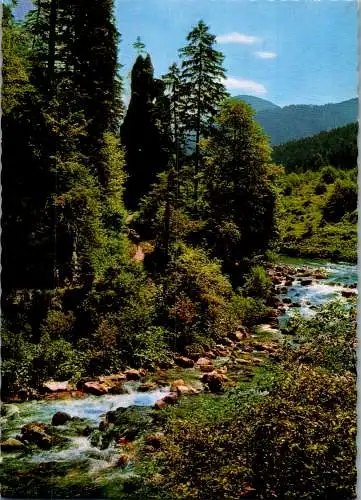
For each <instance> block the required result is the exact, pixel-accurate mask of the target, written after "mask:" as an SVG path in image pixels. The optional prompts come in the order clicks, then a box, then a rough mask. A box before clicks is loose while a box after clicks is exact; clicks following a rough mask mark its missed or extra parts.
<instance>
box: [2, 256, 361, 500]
mask: <svg viewBox="0 0 361 500" xmlns="http://www.w3.org/2000/svg"><path fill="white" fill-rule="evenodd" d="M282 263H284V264H289V265H292V266H295V267H296V268H300V266H308V267H312V268H323V269H325V270H326V271H327V273H328V275H327V277H326V278H325V279H322V280H318V281H314V282H313V283H312V284H311V285H309V286H302V285H301V283H300V281H299V280H294V281H293V283H292V285H291V286H290V287H289V288H288V291H287V293H281V294H280V295H279V298H280V299H281V300H282V299H284V298H288V299H291V301H292V302H293V306H294V305H295V303H296V305H297V307H293V306H292V307H290V304H288V305H287V306H286V311H285V314H283V315H282V316H280V318H279V322H280V326H282V325H283V324H284V323H285V321H287V318H289V317H290V316H291V315H292V314H294V313H295V312H296V311H299V312H300V313H301V314H302V315H304V316H308V317H309V316H312V315H313V314H315V312H316V311H317V309H318V308H319V307H320V306H321V305H322V304H325V303H326V302H328V301H330V300H333V299H336V298H340V299H341V300H342V296H341V291H342V289H343V287H345V286H348V285H351V284H353V283H356V282H357V267H356V266H355V265H350V264H346V263H338V264H330V263H327V262H322V261H315V260H312V261H309V260H300V259H288V258H285V259H283V260H282ZM136 388H137V385H136V384H134V383H129V384H128V390H129V393H128V394H122V395H104V396H86V397H83V398H79V399H74V398H69V399H58V400H40V401H28V402H24V403H18V404H11V405H3V410H4V409H5V411H3V413H6V416H2V417H1V425H2V439H3V440H4V439H7V438H10V437H12V438H16V437H17V436H19V434H20V431H21V428H22V426H24V425H25V424H27V423H29V422H34V421H35V422H39V423H44V424H48V425H50V424H51V419H52V416H53V415H54V414H55V413H56V412H58V411H62V412H66V413H68V414H70V415H71V417H78V425H80V426H83V427H86V426H89V427H90V428H92V429H96V428H97V427H98V426H99V423H100V421H101V420H102V419H103V418H104V416H105V414H106V413H107V412H108V411H110V410H114V409H116V408H119V407H129V406H132V405H135V406H143V407H151V406H153V405H154V403H155V402H156V401H157V400H158V399H160V398H161V397H162V396H164V395H165V394H167V392H169V389H168V388H162V389H157V390H154V391H150V392H148V393H140V392H137V390H136ZM79 419H81V420H79ZM57 430H59V431H61V432H63V433H64V435H65V436H66V437H67V438H68V443H67V445H66V446H65V447H64V446H63V447H54V448H52V449H50V450H39V449H32V450H30V452H29V451H20V452H19V451H18V452H3V453H2V464H3V466H4V472H3V483H5V484H7V483H8V480H9V477H10V476H11V475H12V472H11V471H12V470H16V471H17V470H25V471H26V472H24V474H30V478H31V477H32V476H31V474H32V473H33V474H34V476H33V481H35V483H36V477H37V476H36V475H37V474H38V472H37V471H38V470H40V469H37V468H39V467H40V466H41V465H42V464H43V465H46V464H53V466H54V464H55V466H56V464H58V465H57V466H56V467H60V466H61V464H64V465H66V467H67V474H68V475H66V476H65V477H67V478H68V479H66V480H65V481H68V482H71V481H72V479H71V478H72V476H71V474H72V468H74V467H75V468H76V467H77V466H80V465H81V471H82V474H83V475H84V474H85V475H86V477H87V478H88V479H87V481H88V482H89V481H93V480H94V481H100V482H101V481H102V480H107V481H113V482H114V481H115V482H117V481H118V480H119V477H120V475H123V477H124V474H126V473H128V472H129V471H128V469H127V468H125V469H119V468H116V467H114V466H115V464H116V462H117V460H118V458H119V448H118V449H117V448H116V447H115V446H114V445H111V446H109V447H108V448H106V449H103V450H101V449H99V448H98V447H96V446H93V445H92V444H91V441H90V438H89V437H87V436H85V435H81V433H80V435H79V432H78V433H76V432H75V433H74V429H73V428H72V427H71V426H69V425H67V424H66V425H63V426H59V427H57ZM52 470H53V469H52ZM107 471H108V472H107ZM109 474H111V477H110V476H109ZM9 475H10V476H9ZM12 479H13V478H12ZM21 480H22V479H20V478H19V481H21ZM10 482H11V481H10ZM15 490H16V491H17V493H18V494H19V490H18V489H16V488H15ZM7 491H8V492H10V491H12V490H11V487H9V489H8V490H6V491H5V492H7ZM20 491H22V490H21V489H20ZM34 491H36V493H34V492H33V493H31V492H29V495H32V496H29V498H35V496H34V495H36V496H38V497H39V496H40V497H41V496H42V494H43V493H42V492H43V491H44V490H41V488H40V490H39V489H36V488H35V490H34ZM64 491H65V492H66V491H71V490H68V489H66V488H65V490H61V494H60V496H63V497H67V498H72V496H67V494H66V493H64ZM68 495H75V493H74V492H71V493H68ZM79 495H80V493H79ZM5 496H6V495H5ZM15 496H17V495H15ZM45 497H46V495H45ZM49 497H50V495H49ZM85 497H86V494H85V493H84V498H85ZM110 497H111V495H110ZM43 498H44V496H43Z"/></svg>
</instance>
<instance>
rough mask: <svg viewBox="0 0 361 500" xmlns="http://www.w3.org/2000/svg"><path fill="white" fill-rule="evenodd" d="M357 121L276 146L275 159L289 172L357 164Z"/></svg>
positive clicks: (354, 165)
mask: <svg viewBox="0 0 361 500" xmlns="http://www.w3.org/2000/svg"><path fill="white" fill-rule="evenodd" d="M357 132H358V125H357V123H351V124H349V125H346V126H345V127H339V128H335V129H332V130H329V131H328V132H321V133H320V134H317V135H313V136H312V137H306V138H305V139H300V140H298V141H290V142H286V143H285V144H280V145H279V146H275V147H274V148H273V152H272V158H273V160H274V161H275V162H276V163H278V164H282V165H283V167H284V168H285V170H286V172H305V171H306V170H319V169H320V168H321V167H322V166H325V165H332V166H333V167H335V168H339V169H342V170H347V169H352V168H355V167H356V165H357Z"/></svg>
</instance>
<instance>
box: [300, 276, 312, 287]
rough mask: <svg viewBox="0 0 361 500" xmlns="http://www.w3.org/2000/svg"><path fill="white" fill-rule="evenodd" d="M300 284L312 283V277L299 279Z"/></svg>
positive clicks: (307, 284)
mask: <svg viewBox="0 0 361 500" xmlns="http://www.w3.org/2000/svg"><path fill="white" fill-rule="evenodd" d="M301 285H302V286H309V285H312V278H302V279H301Z"/></svg>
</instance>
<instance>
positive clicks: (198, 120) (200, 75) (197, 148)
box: [194, 45, 202, 202]
mask: <svg viewBox="0 0 361 500" xmlns="http://www.w3.org/2000/svg"><path fill="white" fill-rule="evenodd" d="M201 82H202V45H201V46H200V53H199V73H198V96H197V123H196V158H195V168H194V201H195V202H197V200H198V173H199V152H200V150H199V140H200V137H201V91H202V86H201Z"/></svg>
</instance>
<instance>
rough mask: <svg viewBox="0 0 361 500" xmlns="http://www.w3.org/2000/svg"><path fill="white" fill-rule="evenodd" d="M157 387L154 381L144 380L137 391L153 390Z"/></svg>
mask: <svg viewBox="0 0 361 500" xmlns="http://www.w3.org/2000/svg"><path fill="white" fill-rule="evenodd" d="M156 389H157V384H156V383H154V382H144V384H140V386H139V387H138V391H139V392H148V391H155V390H156Z"/></svg>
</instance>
